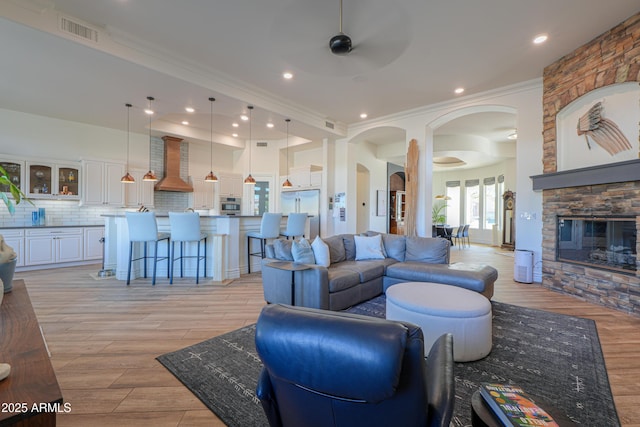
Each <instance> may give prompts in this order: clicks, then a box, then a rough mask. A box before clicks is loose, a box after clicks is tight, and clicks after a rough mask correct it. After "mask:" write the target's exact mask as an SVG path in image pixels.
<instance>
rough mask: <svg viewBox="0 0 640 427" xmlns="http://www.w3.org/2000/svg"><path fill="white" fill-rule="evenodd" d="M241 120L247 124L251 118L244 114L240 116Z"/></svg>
mask: <svg viewBox="0 0 640 427" xmlns="http://www.w3.org/2000/svg"><path fill="white" fill-rule="evenodd" d="M240 120H243V121H245V122H246V121H247V120H249V116H247V115H246V114H243V115H241V116H240Z"/></svg>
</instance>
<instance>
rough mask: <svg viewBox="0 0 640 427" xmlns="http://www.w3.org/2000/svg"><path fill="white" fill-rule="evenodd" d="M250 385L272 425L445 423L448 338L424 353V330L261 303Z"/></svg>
mask: <svg viewBox="0 0 640 427" xmlns="http://www.w3.org/2000/svg"><path fill="white" fill-rule="evenodd" d="M256 348H257V351H258V354H259V355H260V358H261V359H262V361H263V363H264V369H263V371H262V373H261V376H260V379H259V380H258V387H257V390H256V393H257V395H258V398H259V399H260V400H261V402H262V406H263V408H264V410H265V413H266V415H267V418H268V419H269V424H270V425H271V426H296V427H300V426H311V427H313V426H318V427H327V426H349V427H354V426H393V427H398V426H443V427H444V426H448V425H449V421H450V420H451V416H452V413H453V405H454V379H453V363H454V362H453V338H452V336H451V334H446V335H443V336H442V337H440V338H439V339H438V340H437V341H436V342H435V343H434V345H433V347H432V348H431V350H430V352H429V357H428V358H427V360H426V361H425V359H424V349H423V336H422V330H421V329H420V328H419V327H418V326H416V325H413V324H410V323H406V322H394V321H388V320H384V319H378V318H374V317H367V316H360V315H354V314H347V313H341V312H333V311H326V310H319V309H312V308H303V307H291V306H285V305H277V304H274V305H269V306H267V307H265V308H264V309H263V310H262V313H261V314H260V318H259V319H258V325H257V330H256Z"/></svg>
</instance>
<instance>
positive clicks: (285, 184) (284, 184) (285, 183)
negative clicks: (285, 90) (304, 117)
mask: <svg viewBox="0 0 640 427" xmlns="http://www.w3.org/2000/svg"><path fill="white" fill-rule="evenodd" d="M284 121H285V122H287V179H286V180H285V181H284V182H283V183H282V188H292V187H293V184H291V181H289V122H290V121H291V119H284Z"/></svg>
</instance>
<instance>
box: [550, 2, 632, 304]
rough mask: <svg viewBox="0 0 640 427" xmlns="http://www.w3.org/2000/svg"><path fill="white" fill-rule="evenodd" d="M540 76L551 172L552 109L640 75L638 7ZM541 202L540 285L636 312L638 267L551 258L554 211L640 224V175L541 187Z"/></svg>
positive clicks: (553, 142) (554, 165)
mask: <svg viewBox="0 0 640 427" xmlns="http://www.w3.org/2000/svg"><path fill="white" fill-rule="evenodd" d="M543 78H544V94H543V108H544V119H543V120H544V122H543V124H544V131H543V141H544V142H543V144H544V145H543V164H544V167H543V171H544V173H551V172H557V146H556V114H557V113H558V112H559V111H560V110H562V108H564V107H565V106H567V105H568V104H569V103H571V102H572V101H574V100H575V99H577V98H579V97H581V96H582V95H584V94H586V93H588V92H590V91H592V90H594V89H598V88H601V87H604V86H608V85H612V84H616V83H624V82H634V81H640V13H638V14H636V15H633V16H632V17H630V18H629V19H627V20H626V21H624V22H623V23H621V24H620V25H618V26H616V27H614V28H612V29H611V30H609V31H607V32H606V33H604V34H602V35H601V36H599V37H597V38H596V39H594V40H592V41H591V42H589V43H587V44H586V45H584V46H582V47H580V48H579V49H577V50H575V51H574V52H572V53H571V54H569V55H566V56H565V57H563V58H561V59H560V60H558V61H556V62H555V63H553V64H551V65H549V66H548V67H546V68H545V70H544V76H543ZM639 119H640V118H639ZM542 203H543V209H542V210H543V212H542V215H543V231H542V232H543V239H542V262H543V264H542V284H543V286H545V287H547V288H551V289H554V290H558V291H560V292H563V293H568V294H572V295H575V296H577V297H580V298H582V299H585V300H588V301H591V302H594V303H597V304H601V305H604V306H608V307H612V308H616V309H619V310H622V311H626V312H629V313H632V314H635V315H640V273H637V274H636V275H635V276H632V275H626V274H619V273H615V272H610V271H605V270H599V269H595V268H589V267H584V266H579V265H574V264H568V263H561V262H556V261H555V257H556V252H555V248H556V238H557V236H556V218H557V216H558V215H588V216H590V215H622V214H624V215H635V216H636V226H637V228H638V229H640V181H633V182H624V183H611V184H601V185H592V186H581V187H573V188H561V189H554V190H544V192H543V202H542ZM637 246H638V247H636V251H637V252H638V253H640V242H639V243H638V245H637ZM638 264H640V263H638ZM639 268H640V265H639Z"/></svg>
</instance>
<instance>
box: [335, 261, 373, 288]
mask: <svg viewBox="0 0 640 427" xmlns="http://www.w3.org/2000/svg"><path fill="white" fill-rule="evenodd" d="M385 267H386V263H385V260H383V259H381V260H377V259H376V260H366V261H344V262H341V263H340V264H336V265H335V266H333V267H332V268H336V269H340V270H350V271H355V272H356V273H358V274H359V275H360V282H361V283H364V282H368V281H369V280H373V279H376V278H378V277H382V276H384V270H385Z"/></svg>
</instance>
